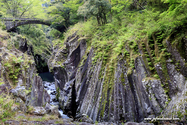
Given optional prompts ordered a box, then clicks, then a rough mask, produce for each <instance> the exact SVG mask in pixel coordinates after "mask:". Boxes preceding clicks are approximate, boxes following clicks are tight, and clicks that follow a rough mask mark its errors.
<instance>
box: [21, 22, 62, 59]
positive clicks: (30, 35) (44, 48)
mask: <svg viewBox="0 0 187 125" xmlns="http://www.w3.org/2000/svg"><path fill="white" fill-rule="evenodd" d="M55 31H56V30H55ZM19 32H20V33H21V34H22V35H23V36H25V38H27V43H28V45H32V47H33V51H34V55H37V54H38V55H43V57H46V58H48V57H49V55H50V53H51V52H50V49H51V43H50V41H49V39H47V38H46V34H45V33H44V30H42V27H40V25H37V26H29V25H25V26H22V27H19ZM58 34H59V32H56V33H55V34H54V36H55V35H58Z"/></svg>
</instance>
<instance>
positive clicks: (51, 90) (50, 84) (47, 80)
mask: <svg viewBox="0 0 187 125" xmlns="http://www.w3.org/2000/svg"><path fill="white" fill-rule="evenodd" d="M39 75H40V76H41V78H42V80H43V84H44V89H45V90H47V92H48V94H49V95H50V105H54V106H59V102H58V100H57V99H56V89H55V83H54V78H53V75H52V74H51V73H50V72H45V73H40V74H39ZM59 113H60V115H61V117H62V118H64V119H68V118H69V117H68V116H67V115H65V114H63V111H62V109H59Z"/></svg>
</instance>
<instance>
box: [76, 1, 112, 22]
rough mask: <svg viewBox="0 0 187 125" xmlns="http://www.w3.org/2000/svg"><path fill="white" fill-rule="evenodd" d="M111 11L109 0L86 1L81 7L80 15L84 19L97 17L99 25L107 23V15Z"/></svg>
mask: <svg viewBox="0 0 187 125" xmlns="http://www.w3.org/2000/svg"><path fill="white" fill-rule="evenodd" d="M110 10H111V4H110V3H109V1H107V0H85V1H84V4H83V5H82V6H80V7H79V9H78V14H79V15H82V16H84V17H87V16H89V15H91V16H95V17H96V19H97V22H98V24H99V25H101V24H106V23H107V13H108V12H109V11H110Z"/></svg>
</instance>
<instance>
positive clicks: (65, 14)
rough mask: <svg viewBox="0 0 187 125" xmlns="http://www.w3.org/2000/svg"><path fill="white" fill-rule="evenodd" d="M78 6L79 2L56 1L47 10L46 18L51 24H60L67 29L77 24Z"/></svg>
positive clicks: (74, 0) (78, 0) (72, 0)
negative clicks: (47, 17)
mask: <svg viewBox="0 0 187 125" xmlns="http://www.w3.org/2000/svg"><path fill="white" fill-rule="evenodd" d="M80 5H81V1H80V0H69V1H65V0H56V1H55V2H52V3H51V4H50V6H49V7H48V8H47V12H48V16H49V17H50V18H51V20H52V21H53V24H55V25H58V24H60V25H63V26H65V27H66V28H67V27H69V25H72V24H75V23H77V22H78V18H79V17H78V16H77V10H78V7H79V6H80Z"/></svg>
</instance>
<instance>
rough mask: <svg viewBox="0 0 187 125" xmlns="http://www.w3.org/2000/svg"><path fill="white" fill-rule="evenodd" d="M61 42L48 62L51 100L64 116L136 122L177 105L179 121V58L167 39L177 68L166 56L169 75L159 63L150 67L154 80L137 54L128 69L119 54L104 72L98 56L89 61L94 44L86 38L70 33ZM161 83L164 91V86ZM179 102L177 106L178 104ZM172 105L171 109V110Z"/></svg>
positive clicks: (182, 82)
mask: <svg viewBox="0 0 187 125" xmlns="http://www.w3.org/2000/svg"><path fill="white" fill-rule="evenodd" d="M65 46H66V47H65V49H58V50H56V52H55V53H54V54H55V56H53V57H51V59H50V60H49V62H48V63H49V66H51V68H52V69H53V73H54V77H55V83H56V89H57V91H58V93H57V98H58V99H59V101H60V104H61V107H62V108H63V110H64V112H65V113H67V114H68V115H69V116H73V117H74V118H76V117H77V116H80V115H82V114H86V115H87V116H88V117H89V118H91V119H92V120H93V121H94V122H95V121H100V122H102V121H109V122H115V123H119V122H124V121H136V122H141V121H143V120H144V118H147V117H156V116H159V115H161V114H162V116H163V115H164V116H165V117H170V116H171V114H172V113H170V112H174V111H175V112H177V111H179V110H181V108H182V107H183V108H182V110H181V111H182V113H181V114H183V116H182V119H184V118H185V115H184V113H185V108H184V107H186V105H187V101H186V100H185V99H186V95H184V94H185V90H186V79H185V78H186V74H187V73H186V66H185V60H184V59H183V58H182V57H181V56H180V54H179V53H178V51H177V49H176V48H175V49H173V48H172V46H171V45H170V43H169V41H168V42H167V46H168V52H169V53H172V56H173V57H172V58H175V60H177V61H180V69H179V71H177V70H176V67H175V65H174V64H173V63H171V62H170V60H167V62H166V69H167V73H168V77H169V79H166V78H165V77H164V75H163V72H164V71H163V69H162V67H161V64H160V63H157V64H156V65H155V69H156V71H157V74H158V76H159V78H158V79H156V78H153V77H150V74H151V73H150V70H149V69H148V68H146V65H145V60H144V59H143V57H142V56H141V55H140V56H137V57H136V59H135V61H134V67H133V68H132V67H129V66H128V65H127V62H126V60H125V59H124V58H122V59H119V60H116V65H113V70H114V73H113V74H112V75H109V73H108V71H107V70H106V69H107V65H105V66H104V67H103V63H104V62H103V60H102V59H98V60H97V61H96V62H95V63H94V62H93V58H94V56H95V54H94V52H95V51H96V49H97V48H92V47H87V44H86V40H84V39H82V40H79V36H77V35H76V33H74V34H73V35H72V36H70V37H68V38H67V40H66V42H65ZM111 69H112V68H111ZM166 82H167V83H166ZM166 85H168V86H169V87H168V89H167V88H166V87H164V86H166ZM184 86H185V87H184ZM178 96H180V98H178ZM180 102H181V103H182V105H178V104H179V103H180ZM172 106H176V108H175V109H172ZM176 117H178V115H177V113H176ZM129 124H130V123H129Z"/></svg>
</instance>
